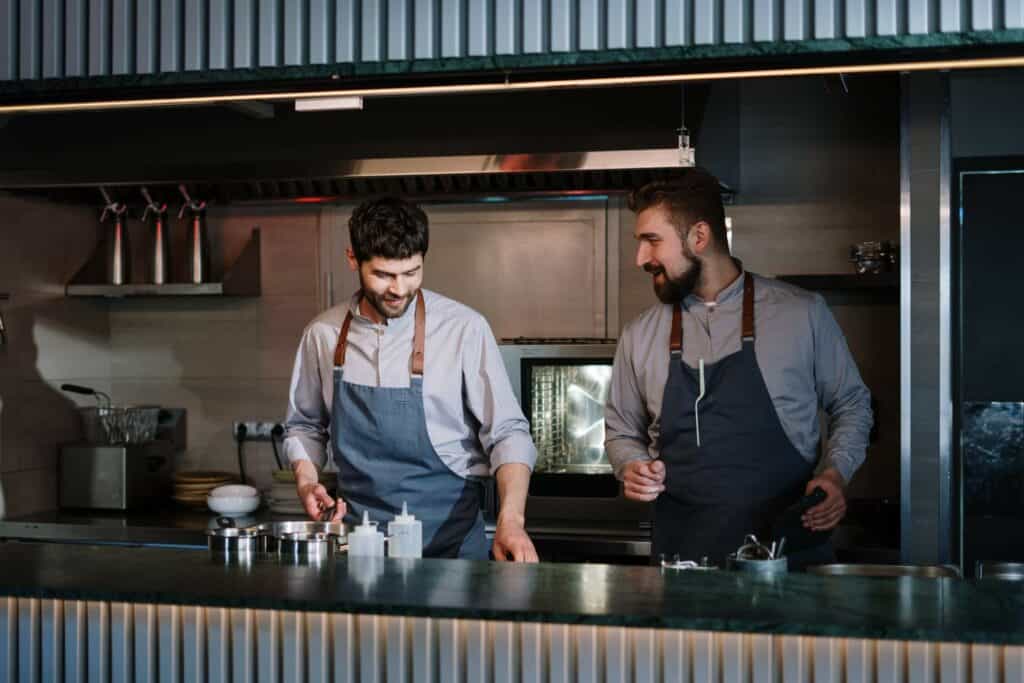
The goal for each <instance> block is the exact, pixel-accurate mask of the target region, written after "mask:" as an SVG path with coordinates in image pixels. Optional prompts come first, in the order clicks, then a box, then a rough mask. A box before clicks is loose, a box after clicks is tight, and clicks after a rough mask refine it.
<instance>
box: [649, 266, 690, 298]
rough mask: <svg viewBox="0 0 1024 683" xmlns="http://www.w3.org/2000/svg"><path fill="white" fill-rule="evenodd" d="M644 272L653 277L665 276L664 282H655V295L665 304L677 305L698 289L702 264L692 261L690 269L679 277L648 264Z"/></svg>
mask: <svg viewBox="0 0 1024 683" xmlns="http://www.w3.org/2000/svg"><path fill="white" fill-rule="evenodd" d="M644 270H646V271H647V272H648V273H650V274H651V275H657V274H659V273H662V274H664V276H665V279H664V281H662V282H659V281H657V280H655V281H654V293H655V294H656V295H657V297H658V300H659V301H661V303H663V304H677V303H679V302H680V301H682V300H683V299H685V298H686V297H687V296H689V295H690V294H691V293H692V292H693V290H694V289H695V288H696V287H697V282H698V281H699V280H700V272H701V262H700V261H699V260H698V259H692V260H691V262H690V267H689V268H688V269H686V270H685V271H683V273H682V275H680V276H679V277H670V276H669V274H668V273H666V272H665V268H664V267H663V266H651V265H650V264H648V265H645V266H644Z"/></svg>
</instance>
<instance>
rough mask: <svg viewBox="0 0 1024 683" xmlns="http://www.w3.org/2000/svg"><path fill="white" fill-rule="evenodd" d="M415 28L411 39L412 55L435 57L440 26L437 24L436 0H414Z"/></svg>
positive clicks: (416, 56) (427, 57)
mask: <svg viewBox="0 0 1024 683" xmlns="http://www.w3.org/2000/svg"><path fill="white" fill-rule="evenodd" d="M414 2H415V10H414V17H415V24H416V30H415V33H414V39H413V55H414V57H415V58H416V59H435V58H436V57H437V56H438V53H439V50H438V44H439V43H440V38H441V28H440V25H439V24H438V15H437V7H438V5H437V2H438V0H414Z"/></svg>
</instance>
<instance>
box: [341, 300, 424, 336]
mask: <svg viewBox="0 0 1024 683" xmlns="http://www.w3.org/2000/svg"><path fill="white" fill-rule="evenodd" d="M362 297H363V291H362V290H359V291H357V292H356V293H355V294H353V295H352V298H351V299H349V302H348V310H349V311H351V312H352V319H353V320H355V321H356V322H358V323H360V324H363V325H370V326H373V327H381V328H383V329H384V331H385V332H388V331H393V332H397V331H399V330H404V329H405V328H406V327H408V326H409V325H411V324H412V321H413V320H414V319H415V317H416V306H418V305H419V301H418V297H415V296H414V297H413V299H412V303H411V304H409V308H407V309H405V313H403V314H402V315H401V316H399V317H397V318H389V319H388V320H386V321H384V322H383V323H376V322H374V321H373V320H371V319H370V318H368V317H366V316H365V315H363V313H362V311H360V310H359V300H360V299H361V298H362Z"/></svg>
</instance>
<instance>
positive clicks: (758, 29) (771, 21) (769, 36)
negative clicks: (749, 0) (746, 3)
mask: <svg viewBox="0 0 1024 683" xmlns="http://www.w3.org/2000/svg"><path fill="white" fill-rule="evenodd" d="M753 2H754V17H753V20H754V41H755V42H763V41H768V40H775V25H776V23H777V21H778V14H777V12H778V9H777V6H776V4H775V0H753Z"/></svg>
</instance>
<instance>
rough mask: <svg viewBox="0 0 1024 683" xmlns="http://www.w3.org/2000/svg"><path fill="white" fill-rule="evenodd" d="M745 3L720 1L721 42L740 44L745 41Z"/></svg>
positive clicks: (746, 18) (740, 0)
mask: <svg viewBox="0 0 1024 683" xmlns="http://www.w3.org/2000/svg"><path fill="white" fill-rule="evenodd" d="M748 22H749V18H748V17H747V3H746V2H745V0H722V40H723V41H724V42H726V43H742V42H743V41H745V40H746V39H747V24H748Z"/></svg>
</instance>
